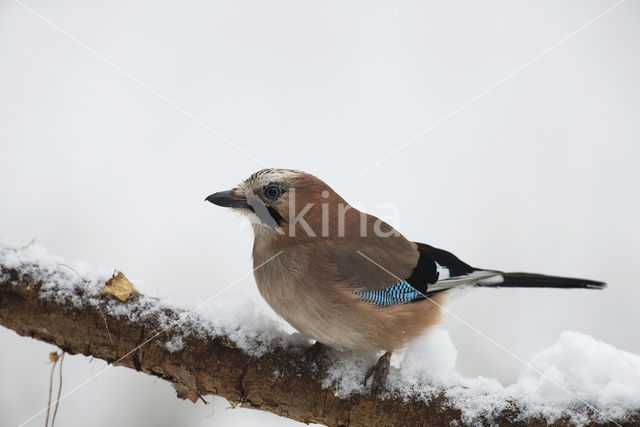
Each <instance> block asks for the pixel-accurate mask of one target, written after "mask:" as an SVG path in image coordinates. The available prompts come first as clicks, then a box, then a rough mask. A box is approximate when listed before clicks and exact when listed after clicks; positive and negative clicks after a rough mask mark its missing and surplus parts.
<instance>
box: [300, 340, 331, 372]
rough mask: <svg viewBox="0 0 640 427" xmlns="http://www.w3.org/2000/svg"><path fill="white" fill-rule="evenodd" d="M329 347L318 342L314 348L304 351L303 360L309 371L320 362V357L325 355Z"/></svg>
mask: <svg viewBox="0 0 640 427" xmlns="http://www.w3.org/2000/svg"><path fill="white" fill-rule="evenodd" d="M328 349H329V347H327V346H326V345H324V344H322V343H321V342H320V341H316V342H315V343H314V344H313V345H312V346H310V347H307V348H306V349H305V350H304V354H303V359H304V365H305V367H306V368H307V369H309V368H311V367H312V366H313V365H314V364H316V365H317V362H318V361H319V360H320V356H321V355H322V354H323V353H325V352H326V351H327V350H328Z"/></svg>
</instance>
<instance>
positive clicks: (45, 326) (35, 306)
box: [0, 269, 640, 426]
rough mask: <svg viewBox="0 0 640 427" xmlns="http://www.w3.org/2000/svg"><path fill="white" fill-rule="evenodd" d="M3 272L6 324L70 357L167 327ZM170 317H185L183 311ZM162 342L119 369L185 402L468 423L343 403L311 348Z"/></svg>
mask: <svg viewBox="0 0 640 427" xmlns="http://www.w3.org/2000/svg"><path fill="white" fill-rule="evenodd" d="M3 273H4V274H1V275H0V324H2V325H4V326H5V327H7V328H10V329H12V330H14V331H15V332H17V333H18V334H20V335H23V336H28V337H32V338H35V339H38V340H41V341H45V342H48V343H51V344H54V345H56V346H58V347H59V348H60V349H62V350H63V351H65V352H67V353H69V354H83V355H85V356H93V357H97V358H100V359H104V360H105V361H107V362H109V363H114V362H116V361H118V360H120V359H121V358H122V357H123V356H125V355H126V354H127V353H128V352H129V351H130V350H131V349H134V348H136V347H137V346H139V345H140V344H142V343H145V341H147V340H149V339H150V338H152V337H153V336H154V335H155V334H156V333H157V331H158V330H159V329H160V327H159V324H154V322H153V321H145V322H136V321H132V320H130V319H128V318H126V317H122V316H121V317H118V316H114V315H111V314H109V312H108V311H107V310H105V308H106V304H107V300H108V299H109V298H113V297H112V296H111V295H102V296H101V298H102V299H104V301H103V303H104V305H103V306H102V307H100V306H95V305H90V304H87V305H86V306H82V307H79V308H77V307H74V306H73V305H68V304H61V303H59V302H56V301H55V300H53V299H43V298H41V297H40V296H39V289H40V286H41V283H39V282H38V280H37V279H34V278H33V277H30V276H29V275H25V274H24V272H19V271H16V270H11V269H9V270H7V269H5V270H4V271H3ZM140 298H141V297H139V296H137V295H135V294H134V295H132V296H131V297H130V298H129V299H128V300H127V301H125V302H123V303H122V304H130V305H132V306H135V304H136V303H137V302H138V301H139V299H140ZM101 304H102V303H101ZM165 314H166V315H167V316H169V317H170V318H175V319H177V318H178V317H179V316H180V315H181V314H182V313H181V312H179V311H175V312H166V313H165ZM166 333H167V334H170V333H172V331H171V330H168V331H166ZM157 338H158V339H155V338H154V339H151V340H150V341H149V342H147V343H145V344H144V345H142V346H141V347H140V348H139V349H138V350H136V351H135V352H133V353H131V354H130V355H128V356H126V357H124V358H122V360H120V361H119V362H118V365H119V366H126V367H129V368H132V369H135V370H137V371H141V372H144V373H146V374H149V375H154V376H157V377H160V378H162V379H163V380H166V381H169V382H170V383H172V384H173V386H174V387H175V388H176V390H177V393H178V396H179V397H181V398H189V399H191V400H194V401H196V400H197V399H198V398H199V397H201V396H205V395H208V394H214V395H219V396H223V397H225V398H227V399H228V400H229V401H231V402H233V403H235V404H237V405H240V406H242V407H248V408H254V409H260V410H263V411H269V412H273V413H275V414H278V415H281V416H283V417H288V418H291V419H294V420H298V421H301V422H305V423H310V422H313V423H320V424H326V425H329V426H371V425H381V426H382V425H399V426H406V425H431V426H435V425H450V423H451V422H453V421H459V420H460V415H461V414H460V411H459V410H457V409H455V408H452V407H450V406H448V405H447V403H446V400H445V399H444V398H443V397H442V396H439V397H434V398H433V399H431V400H430V401H428V402H425V401H423V400H421V399H417V398H416V399H409V400H407V399H403V398H400V397H393V396H391V397H390V396H385V397H384V398H383V397H381V396H370V395H358V396H352V397H350V398H349V399H341V398H339V397H337V396H335V394H334V393H333V390H332V389H331V388H328V389H324V388H323V387H322V386H321V379H322V378H324V377H325V373H326V369H327V364H328V363H329V362H328V360H329V359H328V358H326V357H322V355H321V356H320V357H318V358H317V359H316V362H317V363H314V364H309V363H308V362H307V360H308V358H309V356H310V353H309V351H308V350H306V349H302V348H283V347H279V346H274V349H273V350H272V351H270V352H269V353H267V354H265V355H263V356H260V357H255V356H251V355H248V354H246V353H245V352H243V351H242V350H240V349H239V348H237V347H236V346H235V345H234V344H233V343H232V342H231V341H230V340H228V339H226V338H225V337H216V338H198V337H197V336H190V337H187V338H185V339H186V342H185V343H184V344H185V345H184V346H183V348H182V349H181V350H179V351H176V352H173V353H172V352H170V351H169V350H168V349H167V348H166V346H165V345H164V344H163V342H166V339H165V340H161V338H162V335H160V336H159V337H157ZM161 341H163V342H161ZM325 352H326V350H325ZM325 356H326V354H325ZM311 366H313V367H311ZM274 372H277V373H278V374H277V375H275V374H274ZM363 375H364V372H363ZM518 414H519V411H518V408H517V407H515V406H513V405H512V406H511V409H510V410H508V411H504V412H502V413H501V414H500V415H499V416H498V417H495V416H494V417H493V418H492V419H491V423H492V424H497V425H525V424H526V425H547V423H546V422H545V421H544V420H543V419H528V420H527V421H526V422H523V421H516V418H517V417H518ZM639 423H640V417H638V416H637V414H636V416H635V417H634V418H633V419H631V420H628V421H627V422H625V423H621V424H627V425H638V424H639ZM555 424H556V425H567V424H568V422H567V421H566V420H561V421H557V422H556V423H555ZM607 424H610V425H614V424H613V423H607ZM593 425H597V424H596V423H593ZM598 425H599V424H598ZM603 425H604V424H603Z"/></svg>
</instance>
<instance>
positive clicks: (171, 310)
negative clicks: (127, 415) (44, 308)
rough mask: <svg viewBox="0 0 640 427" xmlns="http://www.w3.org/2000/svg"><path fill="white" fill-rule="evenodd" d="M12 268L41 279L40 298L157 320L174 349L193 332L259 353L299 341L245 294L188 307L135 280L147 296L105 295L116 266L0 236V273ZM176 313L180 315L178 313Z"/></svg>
mask: <svg viewBox="0 0 640 427" xmlns="http://www.w3.org/2000/svg"><path fill="white" fill-rule="evenodd" d="M9 269H14V270H16V271H18V272H19V274H20V276H19V277H18V278H19V279H21V278H22V277H24V276H29V277H32V278H34V279H36V280H38V281H40V282H41V283H42V285H41V288H40V297H41V298H42V299H45V300H54V301H56V302H57V303H59V304H65V305H72V306H73V307H75V308H82V307H86V306H94V307H98V306H99V307H101V310H102V312H103V314H105V315H112V316H115V317H127V318H128V319H130V320H131V321H140V322H148V323H150V324H152V325H155V326H156V328H157V331H156V332H160V331H162V330H165V329H166V330H167V332H166V333H164V334H159V335H158V337H157V338H156V339H157V340H158V341H163V340H164V342H165V345H166V346H168V347H167V348H168V349H169V350H171V351H179V350H180V349H181V346H180V343H183V342H184V339H185V338H187V337H188V336H190V335H195V336H198V337H210V338H215V337H226V338H227V339H229V340H231V341H232V342H233V343H235V344H236V345H237V346H238V347H239V348H240V349H242V350H243V351H245V352H246V353H247V354H250V355H254V356H260V355H262V354H264V353H266V352H267V351H269V349H270V348H272V347H273V346H274V345H291V344H292V343H296V342H297V343H299V342H300V337H299V336H295V335H289V334H287V333H286V332H284V331H283V330H282V328H281V327H280V325H279V324H278V323H277V322H276V321H275V320H273V319H271V318H269V317H268V316H267V315H266V313H264V311H262V309H261V308H260V307H259V306H257V305H256V304H254V303H252V302H250V301H247V300H246V299H241V298H227V297H224V298H213V299H212V300H211V301H205V302H203V303H200V304H196V305H192V306H185V305H184V304H179V303H177V302H175V301H172V298H171V297H169V296H163V295H161V294H160V293H159V292H158V291H157V290H155V289H153V288H149V287H147V286H145V285H144V283H142V282H141V281H138V280H134V282H135V286H136V287H137V288H138V289H139V290H140V292H142V293H143V295H137V294H133V295H132V296H131V297H130V298H129V299H128V300H127V301H125V302H122V301H119V300H118V299H116V298H114V297H112V296H111V295H105V294H100V293H99V291H100V290H101V289H102V288H103V287H104V285H105V282H106V281H107V280H108V279H109V278H110V277H111V276H112V274H113V272H114V269H113V268H111V269H109V268H102V269H95V268H91V267H89V266H88V265H87V264H84V263H81V262H71V263H68V262H65V261H64V260H63V259H62V258H60V257H57V256H53V255H51V254H49V253H48V252H47V250H46V249H45V248H44V247H43V246H41V245H39V244H37V243H36V244H34V243H32V244H29V245H27V246H22V245H20V244H17V243H15V242H10V241H8V240H6V239H2V240H0V277H5V278H7V275H8V271H9ZM176 313H177V314H176Z"/></svg>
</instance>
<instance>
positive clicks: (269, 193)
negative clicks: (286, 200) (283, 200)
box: [264, 185, 282, 200]
mask: <svg viewBox="0 0 640 427" xmlns="http://www.w3.org/2000/svg"><path fill="white" fill-rule="evenodd" d="M281 194H282V189H281V188H280V187H277V186H275V185H270V186H268V187H267V188H265V189H264V195H265V196H266V197H267V199H271V200H275V199H277V198H278V197H280V195H281Z"/></svg>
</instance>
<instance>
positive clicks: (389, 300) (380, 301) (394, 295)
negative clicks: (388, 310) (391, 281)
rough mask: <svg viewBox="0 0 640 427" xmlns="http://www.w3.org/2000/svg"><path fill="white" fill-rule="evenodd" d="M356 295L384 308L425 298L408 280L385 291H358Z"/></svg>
mask: <svg viewBox="0 0 640 427" xmlns="http://www.w3.org/2000/svg"><path fill="white" fill-rule="evenodd" d="M356 294H358V295H361V296H362V298H363V299H364V301H366V302H368V303H371V304H375V305H382V306H388V305H394V304H405V303H408V302H411V301H414V300H416V299H422V298H423V295H422V294H421V293H420V292H418V291H417V290H415V289H414V288H413V287H412V286H411V285H410V284H409V282H407V281H406V280H401V281H399V282H398V283H396V284H395V285H393V286H389V287H388V288H384V289H371V290H364V291H356Z"/></svg>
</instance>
